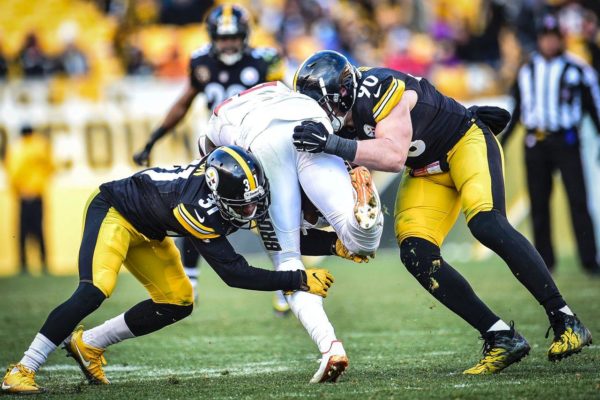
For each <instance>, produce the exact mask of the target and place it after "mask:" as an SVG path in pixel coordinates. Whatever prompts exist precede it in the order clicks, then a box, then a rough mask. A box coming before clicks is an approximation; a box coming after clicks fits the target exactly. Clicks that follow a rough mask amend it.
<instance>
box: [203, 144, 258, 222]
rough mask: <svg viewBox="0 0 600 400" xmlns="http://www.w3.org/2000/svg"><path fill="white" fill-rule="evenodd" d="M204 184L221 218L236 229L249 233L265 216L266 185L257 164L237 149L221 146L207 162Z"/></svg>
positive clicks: (254, 158)
mask: <svg viewBox="0 0 600 400" xmlns="http://www.w3.org/2000/svg"><path fill="white" fill-rule="evenodd" d="M205 177H206V184H207V185H208V187H209V188H210V190H211V191H212V194H213V196H214V198H215V201H216V202H217V207H218V208H219V211H220V212H221V216H223V218H225V219H226V220H227V221H229V222H230V223H231V224H232V225H234V226H235V227H237V228H242V229H251V228H253V227H255V226H256V223H259V222H261V221H262V220H264V219H265V217H266V216H267V212H268V209H269V203H270V193H269V181H268V180H267V177H266V176H265V173H264V170H263V167H262V165H261V164H260V161H258V159H257V158H256V157H255V156H254V155H252V154H251V153H250V152H248V151H245V150H244V149H242V148H241V147H238V146H221V147H218V148H216V149H215V150H213V151H212V152H211V153H210V154H209V155H208V157H207V159H206V172H205Z"/></svg>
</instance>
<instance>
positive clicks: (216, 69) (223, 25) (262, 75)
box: [133, 4, 289, 312]
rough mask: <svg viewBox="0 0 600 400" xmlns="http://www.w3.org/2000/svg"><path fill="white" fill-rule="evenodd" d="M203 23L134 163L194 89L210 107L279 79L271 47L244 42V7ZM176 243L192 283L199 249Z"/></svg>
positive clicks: (172, 122) (144, 159) (176, 118)
mask: <svg viewBox="0 0 600 400" xmlns="http://www.w3.org/2000/svg"><path fill="white" fill-rule="evenodd" d="M206 26H207V29H208V34H209V36H210V40H211V43H210V44H209V45H207V46H205V47H203V48H201V49H199V50H197V51H196V52H194V53H193V54H192V56H191V60H190V80H189V83H188V85H187V86H186V88H185V90H184V92H183V93H182V94H181V96H180V97H179V99H177V101H176V102H175V104H173V106H172V107H171V109H170V110H169V112H168V113H167V116H166V117H165V119H164V120H163V122H162V124H161V125H160V126H159V127H158V128H157V129H156V130H155V131H154V132H153V133H152V135H151V136H150V138H149V139H148V142H147V143H146V145H145V146H144V148H143V149H142V150H141V151H139V152H138V153H136V154H135V155H134V156H133V160H134V161H135V163H136V164H138V165H142V166H148V163H149V158H150V152H151V151H152V147H153V146H154V144H155V143H156V142H157V141H158V140H159V139H160V138H162V137H163V136H164V135H165V134H167V133H168V132H169V131H171V130H172V129H173V128H174V127H175V126H176V125H177V124H179V122H181V120H182V119H183V117H184V116H185V115H186V114H187V112H188V110H189V109H190V107H191V105H192V102H193V101H194V99H195V98H196V96H197V95H198V94H200V93H203V94H204V95H205V96H206V104H207V106H208V108H209V110H212V109H213V108H214V107H216V106H217V105H218V104H220V103H221V102H222V101H223V100H225V99H227V98H229V97H231V96H234V95H236V94H238V93H240V92H242V91H243V90H245V89H248V88H250V87H252V86H254V85H256V84H258V83H262V82H267V81H277V80H283V74H284V63H283V61H282V60H281V58H280V57H279V55H278V53H277V51H276V50H275V49H272V48H252V47H249V46H248V36H249V33H250V32H249V15H248V13H247V12H246V10H245V9H244V8H242V7H240V6H238V5H231V4H225V5H220V6H218V7H216V8H215V9H213V10H212V11H211V12H210V13H209V15H208V18H207V20H206ZM178 244H179V245H180V246H181V254H182V258H183V265H184V267H185V269H186V273H187V274H188V276H189V277H190V279H191V281H192V285H193V286H194V287H195V285H196V283H197V275H198V270H197V265H198V259H199V256H198V252H197V251H196V250H195V249H194V248H193V246H192V245H191V244H190V242H189V241H188V240H185V239H184V240H183V241H182V242H181V243H178ZM279 297H281V298H282V299H283V297H282V296H279ZM279 297H277V296H276V297H275V299H276V300H274V303H273V304H274V306H275V308H276V311H280V312H286V311H288V310H289V307H288V306H287V303H286V302H285V299H283V300H282V301H278V300H277V299H278V298H279Z"/></svg>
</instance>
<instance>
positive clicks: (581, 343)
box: [546, 311, 592, 361]
mask: <svg viewBox="0 0 600 400" xmlns="http://www.w3.org/2000/svg"><path fill="white" fill-rule="evenodd" d="M550 328H552V330H553V331H554V340H553V341H552V343H551V344H550V348H549V349H548V360H550V361H560V360H562V359H563V358H566V357H569V356H570V355H573V354H576V353H579V352H580V351H581V349H583V348H584V347H585V346H589V345H590V344H592V333H591V332H590V331H589V330H588V329H587V328H586V327H585V326H584V325H583V324H582V323H581V321H580V320H579V318H577V317H576V316H575V315H567V314H565V313H563V312H561V311H555V312H553V313H552V314H551V315H550ZM550 328H548V332H546V337H548V333H549V332H550Z"/></svg>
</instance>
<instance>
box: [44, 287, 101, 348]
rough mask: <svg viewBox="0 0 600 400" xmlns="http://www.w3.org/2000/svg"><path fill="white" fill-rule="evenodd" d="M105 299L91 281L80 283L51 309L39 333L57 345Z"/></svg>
mask: <svg viewBox="0 0 600 400" xmlns="http://www.w3.org/2000/svg"><path fill="white" fill-rule="evenodd" d="M105 299H106V296H104V293H102V291H100V289H98V288H97V287H95V286H94V285H92V284H91V283H84V282H82V283H80V284H79V286H78V287H77V290H75V292H74V293H73V295H71V297H70V298H69V299H68V300H67V301H65V302H64V303H62V304H61V305H60V306H58V307H56V308H55V309H54V310H52V312H51V313H50V314H49V315H48V318H46V322H44V325H43V326H42V329H40V333H41V334H42V335H44V336H46V337H47V338H48V339H50V341H52V343H54V344H55V345H57V346H59V345H60V344H61V343H62V342H63V341H64V340H65V339H66V338H67V337H68V336H69V335H70V334H71V332H73V330H74V329H75V327H76V326H77V324H78V323H79V322H81V320H82V319H84V318H85V317H87V316H88V315H90V314H91V313H92V312H94V311H95V310H96V309H97V308H98V307H100V304H102V302H103V301H104V300H105Z"/></svg>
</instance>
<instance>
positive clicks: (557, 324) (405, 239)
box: [294, 51, 592, 375]
mask: <svg viewBox="0 0 600 400" xmlns="http://www.w3.org/2000/svg"><path fill="white" fill-rule="evenodd" d="M294 89H295V90H297V91H298V92H300V93H304V94H306V95H308V96H310V97H312V98H313V99H315V100H316V101H317V102H319V104H320V105H321V107H323V109H324V110H325V111H326V112H327V114H328V115H329V118H330V119H331V121H332V122H333V123H334V126H335V125H337V126H338V127H340V128H341V129H339V131H338V132H337V134H335V135H332V134H330V132H329V130H328V129H327V128H326V127H325V126H323V125H322V124H320V123H318V122H308V123H303V124H300V125H298V126H297V127H296V128H295V132H294V145H295V146H296V148H297V150H299V151H301V152H316V153H319V152H325V153H329V154H335V155H338V156H339V157H341V158H343V159H345V160H347V161H349V162H352V163H355V164H359V165H364V166H366V167H368V168H372V169H375V170H382V171H392V172H400V171H401V170H402V169H403V168H404V167H405V166H406V169H405V171H404V174H403V179H402V182H401V184H400V187H399V189H398V194H397V198H396V205H395V211H394V219H395V221H394V223H395V225H394V228H395V232H396V239H397V241H398V245H399V246H400V254H401V260H402V262H403V263H404V265H405V267H406V268H407V269H408V271H409V272H410V273H411V274H412V275H413V276H414V277H415V278H416V279H417V280H418V281H419V283H420V284H421V285H422V286H423V287H424V288H425V289H426V290H427V291H429V293H431V294H432V295H433V296H434V297H435V298H436V299H438V300H439V301H440V302H441V303H443V304H444V305H445V306H446V307H448V308H449V309H450V310H451V311H453V312H454V313H455V314H457V315H458V316H460V317H461V318H463V319H464V320H465V321H466V322H467V323H469V324H470V325H471V326H472V327H474V328H475V329H477V330H478V331H479V332H480V333H481V336H482V338H483V339H484V341H485V343H484V348H483V358H482V359H481V360H480V361H479V362H478V363H477V364H476V365H475V366H473V367H472V368H469V369H467V370H465V371H464V373H465V374H471V375H479V374H490V373H495V372H499V371H501V370H502V369H504V368H506V367H508V366H509V365H511V364H513V363H515V362H517V361H519V360H521V359H522V358H523V357H525V356H526V355H527V354H528V353H529V351H530V346H529V344H528V343H527V341H526V340H525V339H524V338H523V337H522V336H521V335H520V334H519V333H518V332H517V331H516V330H515V329H514V326H513V325H512V324H510V325H509V324H507V323H505V322H504V321H503V320H502V319H500V318H499V317H498V316H497V315H496V314H494V313H493V312H492V311H491V310H490V309H489V308H488V307H487V306H486V305H485V304H484V303H483V301H481V299H479V298H478V297H477V295H476V294H475V292H474V291H473V289H472V288H471V286H470V285H469V284H468V282H467V281H466V280H465V279H464V278H463V277H462V276H461V275H460V274H459V273H458V272H457V271H456V270H455V269H453V268H452V267H451V266H450V265H449V264H448V263H447V262H446V261H445V260H444V259H443V258H442V256H441V253H440V247H441V245H442V242H443V240H444V238H445V237H446V235H447V234H448V232H449V231H450V229H451V228H452V226H453V225H454V222H455V221H456V219H457V217H458V213H459V212H460V211H461V210H462V212H463V214H464V216H465V218H466V220H467V223H468V226H469V229H470V230H471V233H472V234H473V236H475V238H476V239H477V240H478V241H479V242H481V243H482V244H483V245H485V246H486V247H488V248H490V249H491V250H493V251H494V252H495V253H496V254H498V255H499V256H500V257H501V258H502V259H503V260H504V261H505V262H506V264H507V265H508V267H509V268H510V270H511V271H512V273H513V274H514V275H515V277H516V278H517V279H518V280H519V281H520V282H521V283H522V284H523V286H525V287H526V288H527V290H529V292H530V293H531V294H532V295H533V296H534V297H535V299H536V300H537V301H538V302H539V303H540V304H541V305H542V306H543V307H544V309H545V311H546V313H547V315H548V318H549V321H550V325H551V327H552V329H553V330H554V339H553V341H552V343H551V344H550V348H549V349H548V359H549V360H550V361H558V360H561V359H562V358H564V357H567V356H570V355H572V354H575V353H578V352H579V351H581V349H582V348H583V347H584V346H587V345H589V344H590V343H591V342H592V335H591V333H590V331H589V330H588V329H587V328H586V327H585V326H584V325H583V324H582V323H581V321H580V320H579V319H578V318H577V317H576V316H575V315H574V314H573V312H572V311H571V309H570V308H569V307H568V306H567V303H566V302H565V300H563V297H562V296H561V294H560V292H559V290H558V288H557V287H556V285H555V283H554V281H553V280H552V277H551V276H550V274H549V272H548V269H547V268H546V266H545V265H544V261H543V260H542V258H541V256H540V255H539V254H538V252H537V251H536V250H535V248H534V247H533V246H532V245H531V243H529V241H527V239H526V238H525V237H524V236H523V235H521V234H520V233H519V232H518V231H517V230H515V229H514V228H513V227H512V226H511V225H510V223H509V222H508V220H507V219H506V211H505V198H504V176H503V156H502V150H501V147H500V146H499V144H498V142H497V140H496V138H495V137H494V133H492V131H491V129H490V128H494V132H495V133H499V131H501V130H502V129H503V128H504V126H505V125H506V123H507V122H508V118H509V116H508V118H507V116H506V115H505V114H508V113H507V112H506V111H504V110H501V109H496V110H494V109H493V108H491V109H490V108H488V111H491V113H484V112H483V108H481V109H480V110H479V111H476V110H472V109H469V110H467V109H466V108H465V107H463V106H462V105H460V104H459V103H458V102H456V101H455V100H453V99H452V98H450V97H447V96H444V95H442V94H441V93H439V92H438V91H437V90H436V89H435V88H434V87H433V86H432V85H431V84H430V83H429V82H428V81H427V80H426V79H421V78H416V77H413V76H411V75H408V74H404V73H402V72H399V71H395V70H392V69H387V68H359V69H356V68H355V67H354V66H352V65H351V64H350V63H349V62H348V61H347V60H346V58H345V57H344V56H342V55H341V54H339V53H336V52H333V51H322V52H317V53H315V54H313V55H312V56H311V57H309V58H308V59H307V60H306V61H304V63H303V64H302V65H301V66H300V68H299V69H298V71H297V72H296V75H295V77H294ZM498 120H501V121H504V123H500V124H498ZM342 124H343V125H344V126H343V128H342Z"/></svg>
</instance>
